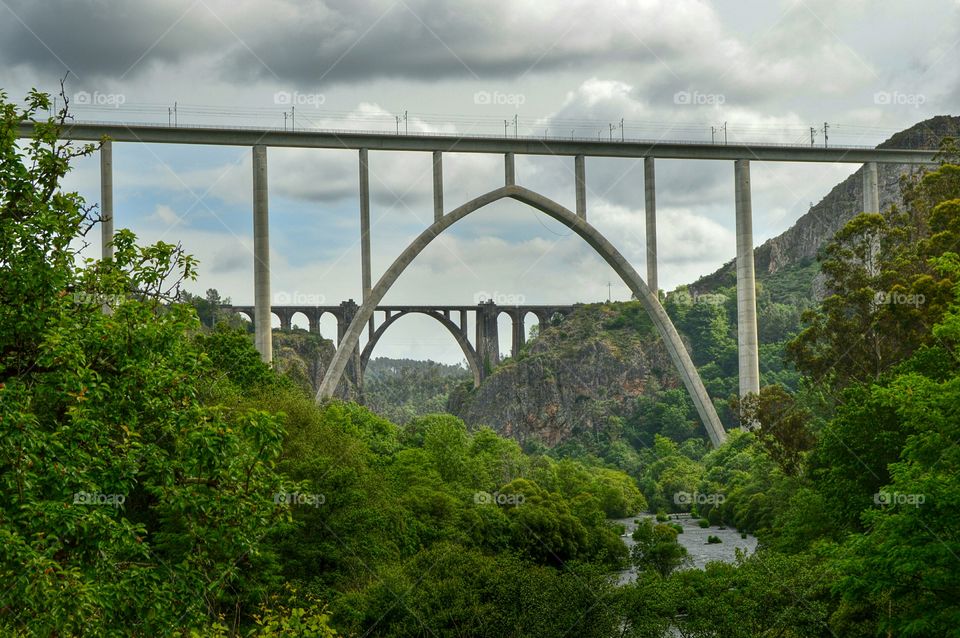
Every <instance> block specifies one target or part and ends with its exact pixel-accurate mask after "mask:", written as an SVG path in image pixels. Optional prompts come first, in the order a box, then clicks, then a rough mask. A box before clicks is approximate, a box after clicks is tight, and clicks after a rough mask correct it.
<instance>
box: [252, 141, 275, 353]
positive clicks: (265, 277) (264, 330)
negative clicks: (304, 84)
mask: <svg viewBox="0 0 960 638" xmlns="http://www.w3.org/2000/svg"><path fill="white" fill-rule="evenodd" d="M253 303H254V310H253V314H254V319H253V325H254V340H255V342H256V345H257V352H259V353H260V358H261V359H263V360H264V361H265V362H266V363H270V362H272V361H273V335H272V329H271V320H270V220H269V209H268V206H267V147H266V146H262V145H257V146H254V147H253Z"/></svg>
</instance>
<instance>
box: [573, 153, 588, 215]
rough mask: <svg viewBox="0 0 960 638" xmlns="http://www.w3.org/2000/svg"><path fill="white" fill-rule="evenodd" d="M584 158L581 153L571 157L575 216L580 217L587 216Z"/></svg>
mask: <svg viewBox="0 0 960 638" xmlns="http://www.w3.org/2000/svg"><path fill="white" fill-rule="evenodd" d="M586 163H587V162H586V158H584V156H583V155H577V156H576V157H574V159H573V172H574V173H575V175H574V177H575V179H574V181H575V182H576V188H577V216H578V217H580V218H581V219H586V218H587V167H586Z"/></svg>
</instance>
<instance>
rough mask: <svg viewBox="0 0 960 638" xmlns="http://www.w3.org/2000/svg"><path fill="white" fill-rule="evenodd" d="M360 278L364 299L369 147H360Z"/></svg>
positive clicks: (366, 291) (367, 269)
mask: <svg viewBox="0 0 960 638" xmlns="http://www.w3.org/2000/svg"><path fill="white" fill-rule="evenodd" d="M360 278H361V284H362V286H363V296H362V300H363V301H366V300H367V297H369V296H370V289H371V288H372V286H371V283H370V281H371V275H370V164H369V158H368V155H367V149H365V148H361V149H360ZM367 333H368V335H369V336H371V337H372V336H373V317H371V318H370V322H369V323H368V324H367Z"/></svg>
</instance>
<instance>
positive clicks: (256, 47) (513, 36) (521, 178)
mask: <svg viewBox="0 0 960 638" xmlns="http://www.w3.org/2000/svg"><path fill="white" fill-rule="evenodd" d="M958 56H960V0H924V1H923V2H922V3H921V2H912V3H908V2H902V1H894V0H879V1H877V0H874V1H871V2H867V1H865V0H844V1H843V2H836V1H835V0H829V1H828V0H737V1H733V0H726V1H723V0H717V1H714V2H708V1H704V0H584V1H580V0H567V1H563V2H556V1H555V2H547V1H545V0H484V1H482V2H481V1H473V0H470V1H465V0H458V1H456V2H451V1H447V2H440V1H437V0H375V1H365V0H327V1H318V0H310V1H308V0H274V1H271V2H263V1H260V2H255V1H253V0H229V1H228V0H153V1H151V2H149V3H146V2H134V1H123V0H43V1H42V2H38V1H37V0H0V90H3V91H4V92H5V93H6V94H7V96H8V98H9V99H13V100H22V99H23V97H24V96H25V95H26V93H27V91H28V90H30V89H31V88H33V87H35V88H38V89H40V90H44V91H48V92H52V93H56V92H59V88H60V80H61V79H63V78H66V80H65V94H66V96H67V97H68V98H69V99H70V110H71V112H72V113H73V114H74V116H75V117H76V119H78V120H95V121H114V122H153V123H160V124H162V123H167V122H168V121H169V122H172V121H175V122H176V123H177V124H183V125H188V124H193V125H216V126H231V125H233V126H259V127H278V128H283V127H291V128H297V129H306V128H333V129H352V130H379V131H388V132H396V131H397V130H400V131H409V132H430V131H440V132H448V133H464V134H471V133H472V134H478V133H479V134H487V135H510V136H513V135H551V136H576V137H589V138H594V137H605V138H610V137H613V138H618V137H621V136H623V137H625V138H639V139H662V140H673V139H684V140H702V141H710V140H711V138H712V137H713V139H715V140H718V141H719V140H720V139H722V138H723V136H724V134H726V136H727V138H728V139H729V140H730V141H756V142H761V141H765V142H784V143H802V144H809V143H810V142H811V131H810V129H811V127H812V128H813V129H814V131H813V134H812V135H813V143H815V144H823V143H824V128H826V133H827V134H828V135H829V140H828V143H830V144H837V145H840V144H849V145H870V146H873V145H876V144H878V143H879V142H882V141H883V140H885V139H887V138H888V137H890V135H892V134H893V133H894V132H896V131H899V130H902V129H904V128H907V127H909V126H911V125H913V124H914V123H916V122H918V121H921V120H924V119H927V118H929V117H932V116H934V115H942V114H952V115H957V114H958V113H960V65H957V64H956V60H957V59H958ZM61 103H62V100H61ZM174 106H175V112H174ZM825 124H826V127H825V126H824V125H825ZM724 125H725V126H726V129H725V131H724V129H723V127H724ZM113 155H114V158H113V159H114V176H113V182H114V216H115V223H116V225H117V226H118V227H126V228H130V229H132V230H133V231H134V232H135V233H136V234H137V235H138V237H139V238H140V239H141V241H142V242H155V241H161V240H162V241H166V242H171V243H176V242H180V243H182V244H183V246H184V247H185V249H186V250H187V251H188V252H190V253H192V254H193V255H194V256H196V257H197V258H198V259H199V260H200V274H199V278H198V280H197V281H196V282H191V283H189V284H188V286H187V288H188V290H191V291H192V292H195V293H203V291H204V290H206V289H207V288H216V289H218V290H219V291H220V293H221V295H223V296H225V297H230V298H231V299H232V301H233V302H234V303H237V304H249V303H252V300H253V254H252V167H251V151H250V149H249V148H240V147H201V146H180V147H177V146H167V145H159V144H120V143H116V144H114V148H113ZM502 162H503V160H502V158H501V157H499V156H493V155H470V154H446V155H445V156H444V167H443V169H444V201H445V205H446V209H447V210H450V209H452V208H454V207H456V206H457V205H459V204H462V203H464V202H466V201H467V200H469V199H471V198H473V197H476V196H478V195H480V194H482V193H484V192H486V191H489V190H491V189H493V188H496V187H498V186H500V185H502V181H503V164H502ZM268 163H269V169H268V172H269V189H270V204H269V205H270V221H271V227H270V242H271V270H272V273H271V283H272V294H273V299H274V303H275V304H278V305H279V304H285V303H287V304H298V305H314V304H316V305H321V304H323V305H336V304H338V303H340V302H341V301H343V300H346V299H351V298H352V299H355V300H357V301H359V300H360V297H361V280H360V243H359V236H360V231H359V200H358V190H357V187H358V158H357V154H356V151H339V150H314V149H270V150H269V151H268ZM857 168H858V167H857V166H855V165H850V164H836V165H834V164H800V163H796V164H792V163H776V164H774V163H758V162H754V163H753V165H752V171H751V172H752V175H751V178H752V189H753V214H754V237H755V240H756V242H757V243H758V244H759V243H761V242H762V241H764V240H765V239H767V238H770V237H773V236H776V235H778V234H779V233H781V232H783V231H784V230H786V229H787V228H789V227H790V226H791V225H792V224H793V223H794V222H795V221H796V220H797V219H798V218H799V217H800V216H801V215H802V214H803V213H805V212H806V211H807V210H808V209H809V208H810V206H811V204H813V203H816V202H817V201H819V200H820V199H821V198H822V197H823V196H824V195H826V193H827V192H828V191H829V190H830V188H831V187H832V186H833V185H835V184H836V183H837V182H839V181H841V180H842V179H844V178H845V177H847V176H848V175H850V174H851V173H852V172H854V171H855V170H856V169H857ZM516 170H517V182H518V183H519V184H520V185H523V186H526V187H528V188H531V189H533V190H536V191H538V192H541V193H543V194H544V195H546V196H548V197H551V198H552V199H554V200H556V201H558V202H560V203H561V204H563V205H565V206H567V207H568V208H570V209H573V208H574V197H575V195H574V179H573V175H574V173H573V170H574V169H573V160H572V158H557V157H544V156H523V157H518V158H517V167H516ZM98 171H99V163H98V160H97V159H96V157H92V158H87V159H83V160H81V161H79V162H78V163H77V165H76V167H75V169H74V171H73V172H72V173H71V174H70V176H69V177H68V179H67V183H66V186H67V187H68V188H70V189H73V190H77V191H79V192H80V193H81V194H83V195H84V196H85V197H86V198H87V199H88V201H90V202H97V201H98V200H99V172H98ZM586 174H587V215H588V220H589V221H590V222H591V223H592V224H593V225H594V226H596V227H597V228H598V229H599V230H600V231H601V232H603V233H604V234H605V235H606V236H607V237H608V238H609V239H610V240H611V241H612V242H613V243H614V245H615V246H616V247H617V248H618V249H619V250H620V251H621V252H622V253H623V254H624V255H625V256H626V257H627V258H628V259H630V261H631V262H632V263H633V264H634V266H635V268H636V269H637V270H638V272H640V273H641V274H643V273H644V272H645V265H644V264H645V245H646V244H645V242H646V238H645V236H644V222H643V219H644V209H643V163H642V161H640V160H633V159H616V160H614V159H599V158H588V160H587V167H586ZM370 186H371V197H372V211H371V223H372V226H371V243H372V247H373V251H374V255H373V264H372V267H373V279H374V282H376V280H377V278H378V277H379V276H380V274H382V273H383V272H384V271H385V270H386V269H387V268H388V267H389V265H390V263H391V262H392V261H393V259H394V258H396V256H397V255H399V254H400V252H401V251H402V250H403V248H404V247H405V246H406V245H407V244H408V243H409V242H410V241H411V240H412V239H413V238H414V237H416V235H417V234H419V233H420V232H421V231H422V230H423V229H424V228H425V227H426V226H427V225H429V223H430V222H431V221H432V215H433V209H432V172H431V157H430V155H429V154H427V153H419V154H418V153H397V152H379V153H377V152H371V153H370ZM733 210H734V200H733V166H732V163H731V162H719V161H680V160H658V161H657V214H658V237H657V244H658V248H659V256H660V260H659V277H660V287H661V288H662V289H664V290H671V289H673V288H675V287H676V286H678V285H680V284H684V283H689V282H692V281H694V280H695V279H696V278H697V277H699V276H701V275H704V274H708V273H710V272H713V271H714V270H715V269H716V268H717V267H719V266H720V265H721V264H723V263H724V262H726V261H729V260H730V259H731V258H733V256H734V253H735V239H734V232H733V226H734V219H733ZM88 250H89V251H90V255H91V256H96V255H97V254H98V252H99V242H97V241H94V242H93V245H91V246H90V248H89V249H88ZM608 295H609V296H610V297H611V298H612V299H614V300H624V299H628V298H629V297H630V292H629V290H628V288H627V287H626V285H625V284H623V283H622V282H620V281H619V280H618V279H617V277H616V275H615V274H614V273H613V271H612V270H611V269H610V268H609V267H608V266H607V265H606V264H605V263H604V262H603V261H602V260H601V259H600V258H599V257H598V256H597V255H596V254H594V253H593V251H592V250H591V249H590V248H589V247H588V246H587V245H586V244H584V243H583V241H582V240H580V239H579V238H578V237H577V236H576V235H572V234H571V233H570V231H568V230H567V229H566V228H565V227H563V226H562V225H560V224H558V223H556V222H554V221H553V220H551V219H550V218H548V217H546V216H544V215H543V214H541V213H538V212H535V211H533V210H531V209H529V208H527V207H525V206H524V205H523V204H520V203H517V202H512V201H510V202H508V201H502V202H499V203H497V204H495V205H492V206H490V207H488V208H485V209H483V210H481V211H479V212H477V213H475V214H473V215H471V216H470V217H468V218H467V219H465V220H462V221H461V222H458V223H457V224H456V225H454V226H453V227H452V228H451V229H450V231H448V233H447V234H445V235H443V236H442V237H440V238H439V239H438V240H437V241H435V242H433V244H431V245H430V246H429V247H428V248H427V249H426V250H425V251H424V253H423V254H422V255H421V256H420V257H419V258H418V259H417V261H415V262H414V263H413V265H411V266H410V268H408V270H407V271H406V272H405V273H404V274H403V276H402V277H401V278H400V279H399V281H398V282H397V284H396V285H395V286H394V288H393V289H392V290H391V291H390V292H389V293H388V295H387V296H386V298H385V299H384V302H383V303H385V304H434V303H435V304H457V305H462V304H473V303H476V301H477V300H478V299H479V298H481V297H483V296H487V297H490V296H493V297H496V298H500V299H503V300H511V301H515V302H521V303H529V304H539V303H576V302H595V301H604V300H606V299H607V298H608ZM528 321H529V322H532V321H533V318H532V316H530V318H529V319H528ZM506 322H507V318H506V317H502V318H501V323H502V325H501V330H500V332H501V335H500V336H501V343H502V347H501V350H502V351H504V352H506V351H508V349H509V330H507V323H506ZM295 323H297V324H299V325H301V326H303V327H306V322H305V320H303V319H298V320H297V321H295ZM321 330H322V332H323V333H324V334H325V336H332V335H335V327H334V323H333V320H332V319H331V318H329V317H328V318H326V319H325V320H324V322H323V323H322V324H321ZM374 356H392V357H409V358H418V359H425V358H431V359H434V360H438V361H444V362H448V363H456V362H459V361H461V360H462V359H463V355H462V353H461V351H460V349H459V347H458V346H457V345H456V343H455V341H454V339H453V338H452V337H451V336H450V335H449V334H448V333H447V332H446V331H445V330H443V328H442V327H441V326H439V324H436V323H435V322H433V321H432V320H431V319H429V318H426V317H418V316H410V317H404V318H403V319H401V320H400V321H398V322H397V323H396V324H395V325H394V327H392V328H391V329H390V331H388V332H387V333H386V334H385V335H384V337H383V339H381V341H380V343H379V344H378V346H377V350H376V352H375V353H374Z"/></svg>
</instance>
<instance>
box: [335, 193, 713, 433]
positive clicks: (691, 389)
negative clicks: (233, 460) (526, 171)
mask: <svg viewBox="0 0 960 638" xmlns="http://www.w3.org/2000/svg"><path fill="white" fill-rule="evenodd" d="M505 198H511V199H515V200H517V201H519V202H523V203H524V204H527V205H528V206H531V207H533V208H536V209H537V210H539V211H541V212H544V213H546V214H547V215H549V216H550V217H552V218H553V219H555V220H557V221H558V222H560V223H561V224H563V225H564V226H566V227H567V228H569V229H570V230H572V231H573V232H575V233H577V234H578V235H580V237H581V238H583V240H584V241H586V242H587V244H589V245H590V246H591V247H592V248H593V249H594V250H595V251H597V253H599V254H600V256H601V257H603V259H604V261H606V262H607V263H608V264H609V265H610V267H611V268H613V270H614V271H615V272H616V273H617V275H619V276H620V278H621V279H623V281H624V283H626V284H627V286H628V287H629V288H630V290H631V291H633V294H634V295H635V296H636V298H637V299H639V300H640V303H641V304H643V307H644V309H645V310H646V311H647V314H648V315H649V316H650V318H651V320H652V321H653V324H654V326H655V327H656V328H657V331H658V332H659V333H660V336H661V337H662V338H663V341H664V343H665V344H666V346H667V351H668V352H669V353H670V358H671V359H672V360H673V364H674V366H676V368H677V371H678V372H679V373H680V377H681V378H682V379H683V384H684V386H686V388H687V392H688V393H689V394H690V397H691V398H692V399H693V403H694V406H695V407H696V409H697V414H698V415H699V416H700V420H701V421H702V422H703V425H704V428H705V429H706V431H707V434H708V435H709V437H710V441H711V442H712V443H713V445H714V446H719V445H720V444H721V443H722V442H723V441H724V440H725V439H726V432H725V431H724V429H723V424H721V423H720V417H718V416H717V411H716V409H715V408H714V407H713V403H712V402H711V401H710V397H709V396H708V395H707V390H706V388H704V387H703V382H702V381H701V380H700V375H699V374H697V370H696V368H695V367H694V365H693V361H691V360H690V355H689V354H688V353H687V350H686V348H684V346H683V342H682V341H681V340H680V335H679V334H678V333H677V329H676V328H675V327H674V326H673V323H672V322H671V321H670V317H668V316H667V313H666V311H665V310H664V309H663V306H661V305H660V300H659V299H657V297H656V296H655V295H654V294H653V293H652V292H651V291H650V289H649V288H648V287H647V284H646V283H645V282H644V281H643V279H642V278H641V277H640V275H639V274H638V273H637V271H636V270H634V268H633V266H631V265H630V263H629V262H628V261H627V260H626V258H624V256H623V255H621V254H620V252H619V251H618V250H617V249H616V248H614V246H613V245H612V244H611V243H610V242H609V241H607V239H606V238H605V237H604V236H603V235H602V234H601V233H600V232H599V231H598V230H597V229H595V228H594V227H593V226H591V225H590V224H588V223H587V221H586V219H584V218H582V217H579V216H577V215H576V214H574V213H573V212H571V211H570V210H568V209H567V208H564V207H563V206H561V205H560V204H558V203H557V202H555V201H553V200H551V199H549V198H547V197H544V196H543V195H540V194H539V193H535V192H534V191H531V190H529V189H527V188H523V187H522V186H517V185H514V184H509V185H507V186H503V187H501V188H497V189H495V190H492V191H490V192H489V193H485V194H483V195H480V196H479V197H477V198H475V199H472V200H470V201H469V202H467V203H466V204H463V205H462V206H460V207H458V208H456V209H454V210H452V211H450V212H449V213H448V214H446V215H444V216H443V217H441V218H440V219H438V220H437V221H435V222H434V223H433V224H431V225H430V226H429V227H428V228H427V229H426V230H424V231H423V232H422V233H420V235H419V236H418V237H417V238H416V239H415V240H414V241H413V242H412V243H411V244H410V245H409V246H407V248H406V250H404V251H403V252H402V253H401V254H400V256H399V257H397V258H396V260H394V262H393V264H391V265H390V268H388V269H387V271H386V272H385V273H383V276H382V277H380V280H379V281H378V282H377V285H376V286H374V287H373V290H371V292H370V295H369V297H367V299H366V301H364V303H363V305H362V306H360V309H359V310H358V311H357V314H356V316H354V318H353V321H352V322H351V323H350V326H349V328H347V332H346V334H345V335H344V337H343V339H342V340H341V343H340V346H341V347H338V348H337V352H336V354H335V355H334V357H333V360H332V361H331V362H330V365H329V366H328V367H327V372H326V374H325V375H324V377H323V382H322V383H321V384H320V389H319V391H318V392H317V401H318V402H319V401H322V400H324V399H327V398H329V397H331V396H333V393H334V391H336V389H337V385H338V384H339V383H340V379H341V377H342V376H343V371H344V369H345V368H346V366H347V362H348V360H349V353H350V352H351V351H352V350H353V349H354V348H355V347H356V345H357V343H358V341H359V339H360V333H361V332H362V331H363V329H364V328H365V327H366V324H367V321H368V320H369V319H370V317H371V316H372V315H373V312H374V309H375V308H376V307H377V304H379V303H380V300H381V299H383V296H384V295H385V294H386V293H387V291H388V290H390V287H391V286H393V284H394V282H396V280H397V279H398V278H399V277H400V275H401V274H402V273H403V271H404V270H405V269H406V268H407V266H409V265H410V263H411V262H412V261H413V260H414V259H415V258H416V257H417V255H419V254H420V253H421V252H422V251H423V249H424V248H426V247H427V246H428V245H429V244H430V242H432V241H433V240H434V239H435V238H436V237H437V236H438V235H439V234H440V233H442V232H443V231H445V230H446V229H447V228H449V227H450V226H452V225H453V224H455V223H456V222H458V221H460V220H461V219H463V218H464V217H466V216H467V215H469V214H471V213H473V212H475V211H477V210H479V209H481V208H483V207H484V206H487V205H489V204H492V203H493V202H495V201H498V200H501V199H505ZM344 345H345V346H346V347H343V346H344Z"/></svg>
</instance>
